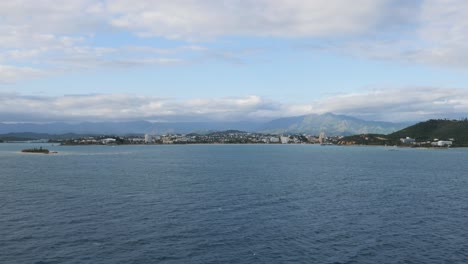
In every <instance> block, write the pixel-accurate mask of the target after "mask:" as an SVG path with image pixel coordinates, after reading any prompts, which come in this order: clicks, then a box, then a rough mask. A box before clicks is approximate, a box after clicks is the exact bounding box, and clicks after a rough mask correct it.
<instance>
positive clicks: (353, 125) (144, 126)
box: [0, 113, 408, 135]
mask: <svg viewBox="0 0 468 264" xmlns="http://www.w3.org/2000/svg"><path fill="white" fill-rule="evenodd" d="M407 125H408V124H406V125H405V124H399V123H388V122H375V121H364V120H361V119H357V118H353V117H349V116H344V115H335V114H330V113H328V114H322V115H317V114H311V115H304V116H295V117H286V118H280V119H275V120H272V121H270V122H267V123H260V122H147V121H132V122H84V123H79V124H70V123H64V122H55V123H47V124H34V123H16V124H2V123H0V134H7V133H20V132H34V133H47V134H66V133H75V134H115V135H126V134H167V133H182V134H187V133H202V134H205V133H209V132H214V131H225V130H240V131H248V132H264V133H276V134H281V133H307V134H315V135H318V134H320V132H325V133H326V134H327V135H352V134H362V133H379V134H387V133H392V132H394V131H397V130H399V129H401V128H403V127H405V126H407Z"/></svg>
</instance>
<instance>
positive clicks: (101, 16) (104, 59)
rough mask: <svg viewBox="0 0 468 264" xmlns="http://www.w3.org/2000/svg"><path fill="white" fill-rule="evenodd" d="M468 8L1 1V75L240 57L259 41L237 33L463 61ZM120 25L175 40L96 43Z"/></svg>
mask: <svg viewBox="0 0 468 264" xmlns="http://www.w3.org/2000/svg"><path fill="white" fill-rule="evenodd" d="M466 13H468V3H466V2H464V1H462V0H421V1H402V0H397V1H391V0H355V1H348V0H309V1H307V0H243V1H239V0H226V1H217V0H216V1H215V0H146V1H143V0H142V1H133V0H132V1H131V0H112V1H111V0H68V1H65V2H63V3H62V2H60V3H58V2H57V1H55V0H35V1H29V0H9V1H1V2H0V18H1V23H0V64H2V65H4V66H3V67H4V70H3V71H4V72H3V73H2V76H7V75H8V76H12V75H14V76H18V77H14V78H13V77H8V78H7V79H8V80H7V81H11V80H21V78H20V76H25V77H34V76H40V75H39V74H37V71H48V72H49V73H54V72H65V71H67V70H75V69H90V68H93V69H94V68H98V67H134V66H149V65H178V64H181V63H186V62H187V60H191V61H197V62H199V61H204V59H206V58H207V57H209V58H210V59H216V60H223V61H226V62H229V63H243V62H244V61H245V59H244V58H245V57H249V56H250V55H251V54H249V53H248V52H243V51H239V49H242V50H244V51H245V50H258V49H259V48H260V49H261V48H262V47H252V46H249V45H252V44H249V43H245V46H243V47H241V48H238V49H237V50H236V49H235V48H232V47H230V46H229V45H224V44H225V43H224V42H222V40H223V39H224V38H223V37H227V38H228V39H229V37H237V36H240V37H251V38H259V37H275V38H282V39H289V40H290V39H292V38H295V39H296V40H297V39H299V40H302V41H304V42H306V41H308V40H314V42H320V43H321V45H322V48H324V49H327V50H331V51H333V52H339V53H343V54H346V55H358V56H365V57H367V58H371V59H385V60H398V61H407V62H411V63H420V64H429V65H437V66H442V67H447V66H449V67H459V68H466V67H468V47H467V45H466V43H467V42H468V20H467V19H466V18H465V16H466ZM115 32H117V33H121V32H124V33H125V34H126V33H130V35H133V36H140V37H160V38H166V39H178V40H179V41H176V42H174V43H177V45H178V46H177V47H174V46H170V47H168V46H165V47H158V46H148V45H146V46H140V45H139V44H138V42H137V41H135V39H134V38H133V39H132V38H128V39H127V40H128V41H129V43H126V44H125V46H119V47H116V46H114V45H112V44H102V45H100V46H97V45H95V44H94V43H96V41H95V40H96V38H98V37H99V36H104V37H107V36H109V35H112V34H109V33H115ZM232 39H234V40H231V41H235V38H232ZM317 40H318V41H317ZM193 41H198V42H204V41H208V42H216V43H217V44H218V45H214V46H218V48H217V49H216V48H215V50H208V49H207V48H206V47H205V46H209V45H204V44H205V43H203V44H193ZM217 41H219V42H217ZM223 43H224V44H223ZM242 45H244V44H241V45H240V46H242ZM234 46H235V45H234ZM219 47H221V48H219ZM238 47H239V46H238ZM270 52H273V51H270ZM148 54H151V55H148ZM18 65H23V66H22V67H19V66H18ZM5 67H8V68H9V69H10V70H8V71H6V70H5ZM14 68H22V69H23V70H20V69H16V70H11V69H14ZM33 69H37V71H36V70H33ZM12 71H15V72H22V73H21V74H18V73H15V74H13V73H11V72H12ZM7 72H8V73H7ZM28 72H29V73H30V74H29V76H28ZM3 82H5V80H4V81H3Z"/></svg>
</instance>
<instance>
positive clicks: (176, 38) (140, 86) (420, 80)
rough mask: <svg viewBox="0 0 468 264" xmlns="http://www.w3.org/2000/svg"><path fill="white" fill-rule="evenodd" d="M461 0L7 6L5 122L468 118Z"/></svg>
mask: <svg viewBox="0 0 468 264" xmlns="http://www.w3.org/2000/svg"><path fill="white" fill-rule="evenodd" d="M466 13H468V3H466V2H464V1H461V0H459V1H458V0H421V1H390V0H356V1H345V0H327V1H325V0H315V1H305V0H302V1H301V0H243V1H239V0H226V1H214V0H203V1H202V0H172V1H170V0H147V1H144V0H142V1H137V2H135V1H130V0H114V1H111V0H108V1H95V0H69V1H66V2H65V3H58V2H57V1H53V0H38V1H34V2H31V1H27V0H11V1H4V2H3V3H0V20H1V25H0V122H39V121H40V122H47V121H102V120H115V121H118V120H141V119H145V120H164V121H192V120H232V121H238V120H269V119H272V118H277V117H284V116H294V115H302V114H308V113H324V112H334V113H337V114H348V115H352V116H355V117H360V118H364V119H373V120H385V121H409V120H411V121H413V120H424V119H427V118H441V117H449V118H452V117H456V118H457V117H464V116H468V75H467V68H468V45H466V44H465V43H468V19H466V18H465V14H466Z"/></svg>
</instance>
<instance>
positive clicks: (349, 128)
mask: <svg viewBox="0 0 468 264" xmlns="http://www.w3.org/2000/svg"><path fill="white" fill-rule="evenodd" d="M407 125H408V124H404V123H390V122H379V121H365V120H361V119H358V118H354V117H350V116H345V115H335V114H332V113H326V114H320V115H319V114H310V115H303V116H295V117H286V118H280V119H276V120H273V121H271V122H268V123H266V124H265V125H263V126H262V127H260V129H259V130H260V131H261V132H266V133H276V134H279V133H307V134H314V135H318V134H320V133H321V132H325V133H326V134H327V135H343V136H344V135H354V134H367V133H375V134H388V133H392V132H395V131H397V130H399V129H402V128H404V127H406V126H407Z"/></svg>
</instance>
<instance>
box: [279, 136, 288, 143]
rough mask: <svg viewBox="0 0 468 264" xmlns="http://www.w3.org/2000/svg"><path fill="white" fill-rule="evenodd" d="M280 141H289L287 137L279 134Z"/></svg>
mask: <svg viewBox="0 0 468 264" xmlns="http://www.w3.org/2000/svg"><path fill="white" fill-rule="evenodd" d="M280 141H281V144H288V143H289V137H285V136H281V137H280Z"/></svg>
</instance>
